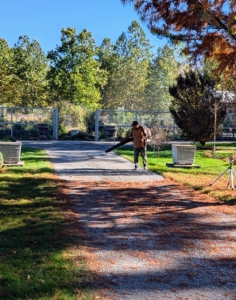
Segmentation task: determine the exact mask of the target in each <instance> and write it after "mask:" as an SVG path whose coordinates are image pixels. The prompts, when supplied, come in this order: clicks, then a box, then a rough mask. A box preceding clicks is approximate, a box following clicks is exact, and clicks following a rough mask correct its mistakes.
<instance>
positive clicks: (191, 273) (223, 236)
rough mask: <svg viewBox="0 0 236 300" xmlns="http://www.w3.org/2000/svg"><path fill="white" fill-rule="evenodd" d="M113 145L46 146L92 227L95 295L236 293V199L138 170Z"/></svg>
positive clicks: (210, 298) (212, 299)
mask: <svg viewBox="0 0 236 300" xmlns="http://www.w3.org/2000/svg"><path fill="white" fill-rule="evenodd" d="M23 144H24V143H23ZM45 145H46V143H45ZM31 146H32V145H31ZM36 146H37V147H39V148H43V146H42V145H36ZM40 146H41V147H40ZM107 146H108V145H107V144H105V145H103V144H101V143H100V144H98V143H97V144H96V143H92V144H89V143H68V144H67V146H65V145H64V146H63V145H62V144H60V143H59V142H55V143H54V144H51V145H46V146H44V148H45V149H48V153H49V155H50V157H51V159H52V162H53V163H54V166H55V169H56V170H57V172H58V175H59V176H60V177H61V178H62V179H64V180H66V189H67V193H68V194H69V196H70V202H71V206H72V208H73V210H74V212H75V213H76V214H77V218H78V228H81V229H82V231H83V233H84V237H85V239H84V242H83V249H84V253H85V255H86V257H87V261H88V264H89V268H90V273H91V274H93V276H94V278H96V280H94V282H93V289H94V291H95V296H94V298H95V299H105V300H109V299H121V300H123V299H129V300H131V299H132V300H145V299H156V300H166V299H189V300H195V299H207V300H227V299H234V300H235V299H236V221H235V220H236V219H235V217H236V208H235V206H228V205H226V204H223V203H220V202H218V201H216V200H214V199H213V198H210V197H207V196H205V195H200V194H198V193H196V192H192V191H190V190H188V189H186V188H183V187H182V186H179V185H177V184H175V183H174V182H172V181H170V180H167V179H163V178H162V177H161V176H158V175H155V174H153V173H152V172H150V171H148V172H145V171H143V170H140V171H138V172H137V173H135V172H134V170H133V165H132V164H131V163H129V162H127V161H125V160H123V159H122V158H120V157H117V156H116V155H115V154H114V153H111V154H110V155H107V154H105V153H104V150H105V149H106V148H107Z"/></svg>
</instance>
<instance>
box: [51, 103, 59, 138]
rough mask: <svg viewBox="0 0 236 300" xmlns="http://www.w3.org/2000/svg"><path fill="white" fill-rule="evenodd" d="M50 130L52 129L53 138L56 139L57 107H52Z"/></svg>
mask: <svg viewBox="0 0 236 300" xmlns="http://www.w3.org/2000/svg"><path fill="white" fill-rule="evenodd" d="M52 130H53V138H54V140H56V141H57V140H58V109H57V108H53V125H52Z"/></svg>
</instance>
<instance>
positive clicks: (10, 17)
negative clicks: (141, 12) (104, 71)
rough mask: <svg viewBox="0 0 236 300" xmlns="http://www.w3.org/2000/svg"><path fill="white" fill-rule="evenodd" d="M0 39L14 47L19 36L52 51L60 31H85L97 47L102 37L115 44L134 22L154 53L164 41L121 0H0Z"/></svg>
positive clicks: (58, 39)
mask: <svg viewBox="0 0 236 300" xmlns="http://www.w3.org/2000/svg"><path fill="white" fill-rule="evenodd" d="M0 20H1V23H0V38H4V39H6V41H7V42H8V44H9V46H11V47H12V46H14V44H15V43H16V42H17V40H18V38H19V36H20V35H28V37H29V38H30V40H33V39H35V40H37V41H38V42H39V43H40V45H41V47H42V49H43V51H44V52H45V53H47V51H50V50H54V49H55V47H56V45H57V44H60V38H61V29H62V28H67V27H73V28H76V31H77V33H80V32H81V31H82V30H83V29H87V30H88V31H90V32H91V33H92V35H93V38H94V39H95V41H96V45H97V46H99V45H100V44H101V42H102V40H103V39H104V38H110V39H111V40H112V42H113V43H115V42H116V40H117V39H118V37H119V36H120V34H121V33H122V32H127V29H128V26H129V25H130V24H131V22H132V21H134V20H137V21H138V22H139V23H140V25H141V27H142V28H143V30H144V31H145V33H146V36H147V38H148V39H149V40H150V42H151V45H153V46H154V49H153V51H154V52H156V50H157V48H158V47H162V46H163V45H164V44H165V43H166V41H165V40H164V39H162V40H161V39H159V38H157V37H156V36H154V35H152V34H151V33H150V32H149V30H148V29H147V26H146V24H144V23H143V22H142V21H141V20H140V18H139V17H138V15H137V13H136V12H135V11H134V8H133V6H130V5H125V6H124V5H123V4H122V3H121V1H120V0H67V1H65V0H0Z"/></svg>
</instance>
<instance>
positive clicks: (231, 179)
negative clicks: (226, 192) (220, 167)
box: [210, 156, 236, 190]
mask: <svg viewBox="0 0 236 300" xmlns="http://www.w3.org/2000/svg"><path fill="white" fill-rule="evenodd" d="M229 163H230V165H229V167H228V168H227V169H226V170H225V171H224V172H223V173H221V174H220V175H219V176H218V177H217V178H216V180H215V181H213V182H212V183H211V184H210V185H213V184H214V183H215V182H216V181H217V180H218V179H220V177H221V176H223V175H224V174H225V173H226V172H227V171H228V170H229V171H230V172H229V182H228V184H227V187H228V186H229V183H230V182H231V188H232V190H234V176H236V173H235V171H234V168H233V166H232V164H233V157H232V156H230V157H229Z"/></svg>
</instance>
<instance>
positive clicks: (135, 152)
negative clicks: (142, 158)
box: [134, 148, 139, 169]
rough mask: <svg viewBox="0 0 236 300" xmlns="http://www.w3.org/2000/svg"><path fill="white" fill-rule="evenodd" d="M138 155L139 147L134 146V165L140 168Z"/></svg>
mask: <svg viewBox="0 0 236 300" xmlns="http://www.w3.org/2000/svg"><path fill="white" fill-rule="evenodd" d="M138 156H139V149H138V148H134V167H135V169H137V168H138Z"/></svg>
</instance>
